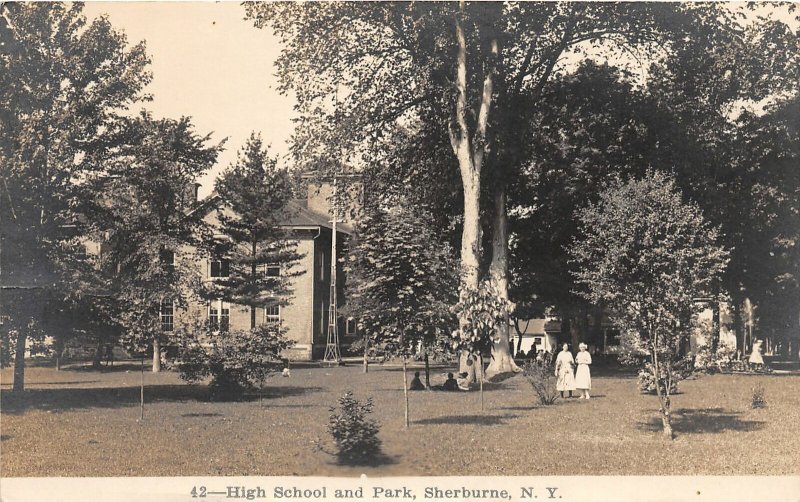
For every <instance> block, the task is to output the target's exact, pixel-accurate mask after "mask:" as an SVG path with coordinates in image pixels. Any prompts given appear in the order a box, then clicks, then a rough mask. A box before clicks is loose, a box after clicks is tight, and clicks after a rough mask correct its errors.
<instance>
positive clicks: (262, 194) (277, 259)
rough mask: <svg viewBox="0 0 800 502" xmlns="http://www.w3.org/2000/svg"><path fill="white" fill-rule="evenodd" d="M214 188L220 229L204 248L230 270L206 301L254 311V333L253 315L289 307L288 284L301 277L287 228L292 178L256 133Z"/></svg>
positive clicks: (212, 286) (216, 282)
mask: <svg viewBox="0 0 800 502" xmlns="http://www.w3.org/2000/svg"><path fill="white" fill-rule="evenodd" d="M215 187H216V193H217V195H218V197H219V207H218V209H217V217H218V220H219V225H218V227H217V228H215V229H214V232H215V235H213V236H212V238H213V241H212V242H210V243H207V244H206V245H207V247H210V248H211V249H212V254H213V255H214V258H215V259H219V260H225V261H226V262H227V263H229V267H228V271H227V273H228V275H227V276H226V277H225V276H223V277H219V278H217V279H215V280H214V281H213V282H212V283H211V284H209V287H208V288H207V290H206V291H205V292H204V295H205V296H206V297H208V298H214V299H216V298H221V299H223V300H226V301H230V302H232V303H235V304H238V305H244V306H247V307H250V312H251V325H250V328H251V329H252V328H255V327H256V319H255V312H256V311H255V309H256V308H265V307H267V306H272V305H286V304H287V301H288V298H289V295H290V293H291V291H290V289H289V284H290V281H291V279H292V278H294V277H297V276H298V275H299V272H297V271H295V270H292V267H293V266H294V265H295V264H296V263H297V261H298V260H299V259H300V258H301V255H300V254H299V253H298V252H297V250H296V248H297V243H296V242H295V241H293V240H291V236H290V235H289V233H288V230H287V229H285V228H284V227H283V225H284V224H285V223H286V221H287V219H288V217H289V216H290V215H291V207H290V205H289V202H290V201H291V200H292V198H293V196H294V190H295V186H294V182H293V178H292V176H291V174H290V173H289V172H288V171H287V170H286V169H281V168H278V166H277V160H276V159H275V158H272V157H270V156H269V153H268V151H267V149H266V148H265V147H264V145H263V143H262V141H261V137H260V135H257V134H255V133H253V134H251V136H250V138H249V139H248V140H247V143H246V144H245V146H244V148H243V149H242V150H241V151H240V152H239V155H238V158H237V160H236V162H234V163H233V164H232V165H231V166H230V167H229V168H228V169H226V170H225V171H224V172H223V173H222V175H221V176H220V177H219V178H218V179H217V181H216V184H215Z"/></svg>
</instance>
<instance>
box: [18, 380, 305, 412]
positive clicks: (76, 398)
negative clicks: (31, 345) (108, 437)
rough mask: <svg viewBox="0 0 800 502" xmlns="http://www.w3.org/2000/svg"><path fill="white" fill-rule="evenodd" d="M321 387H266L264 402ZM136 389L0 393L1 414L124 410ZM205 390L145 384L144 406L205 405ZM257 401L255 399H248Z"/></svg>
mask: <svg viewBox="0 0 800 502" xmlns="http://www.w3.org/2000/svg"><path fill="white" fill-rule="evenodd" d="M320 390H321V388H320V387H269V388H267V389H265V392H264V396H263V399H264V400H265V401H268V400H273V399H280V398H284V397H290V396H301V395H304V394H307V393H309V392H318V391H320ZM139 392H140V390H139V387H96V388H91V387H90V388H70V389H29V390H26V391H24V392H22V393H14V392H10V391H3V392H2V401H3V407H2V412H3V413H8V414H12V415H21V414H24V413H25V412H26V411H28V410H31V409H33V410H43V411H49V412H54V413H59V412H63V411H69V410H78V409H91V408H109V409H113V408H124V407H128V406H135V405H138V404H139V399H140V394H139ZM209 399H210V396H209V391H208V387H207V386H205V385H197V384H184V385H145V387H144V400H145V404H147V403H155V402H189V401H196V402H206V401H209ZM247 400H250V401H257V400H258V396H257V395H256V396H248V399H247Z"/></svg>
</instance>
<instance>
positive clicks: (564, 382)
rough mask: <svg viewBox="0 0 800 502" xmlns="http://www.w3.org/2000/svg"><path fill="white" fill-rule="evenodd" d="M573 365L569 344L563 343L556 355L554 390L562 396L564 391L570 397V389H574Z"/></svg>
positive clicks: (573, 360)
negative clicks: (561, 348)
mask: <svg viewBox="0 0 800 502" xmlns="http://www.w3.org/2000/svg"><path fill="white" fill-rule="evenodd" d="M574 366H575V359H573V357H572V352H570V351H569V345H567V344H566V343H565V344H564V347H563V350H562V351H561V352H559V353H558V357H556V372H555V373H556V377H557V380H556V390H558V391H559V392H561V397H564V392H569V397H572V391H573V390H575V376H574V375H573V373H572V371H573V370H572V368H573V367H574Z"/></svg>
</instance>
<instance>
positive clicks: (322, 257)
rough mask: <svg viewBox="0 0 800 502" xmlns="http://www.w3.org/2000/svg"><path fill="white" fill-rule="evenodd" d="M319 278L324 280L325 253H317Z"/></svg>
mask: <svg viewBox="0 0 800 502" xmlns="http://www.w3.org/2000/svg"><path fill="white" fill-rule="evenodd" d="M319 280H320V281H324V280H325V253H320V254H319Z"/></svg>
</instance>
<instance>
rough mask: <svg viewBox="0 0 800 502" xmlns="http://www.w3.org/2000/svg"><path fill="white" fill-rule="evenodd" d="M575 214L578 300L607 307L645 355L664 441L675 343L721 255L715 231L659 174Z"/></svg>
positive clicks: (617, 185) (609, 192) (614, 187)
mask: <svg viewBox="0 0 800 502" xmlns="http://www.w3.org/2000/svg"><path fill="white" fill-rule="evenodd" d="M579 214H580V216H579V222H580V237H579V240H577V241H576V242H575V244H574V246H573V247H572V249H571V256H572V258H573V259H574V260H575V261H576V263H577V264H578V265H579V270H578V272H576V282H577V284H578V285H579V287H580V288H581V289H580V290H579V294H581V295H582V296H584V297H585V298H587V299H588V300H590V301H591V302H593V303H595V304H599V305H603V306H605V307H607V309H608V312H609V314H610V318H611V320H612V322H613V323H614V324H615V325H616V326H617V327H618V328H619V329H620V331H622V332H624V333H626V335H627V336H629V337H631V339H632V341H633V342H634V343H636V344H637V345H638V346H639V347H640V348H641V349H642V350H643V351H645V353H647V354H649V356H650V358H651V363H652V365H653V368H654V373H655V377H656V378H658V379H659V380H660V381H661V380H663V381H664V384H663V385H659V386H657V389H658V396H659V400H660V404H661V412H662V421H663V424H664V432H665V433H666V434H668V435H669V436H670V437H671V435H672V428H671V423H670V388H671V384H672V376H673V373H674V371H675V367H674V365H675V364H676V362H677V360H678V353H679V348H680V345H681V341H682V340H683V339H686V338H687V337H688V336H689V334H690V332H691V330H692V316H693V314H694V313H695V311H696V310H697V307H696V300H697V299H699V298H703V297H706V296H708V295H709V294H711V292H712V291H713V288H714V283H715V281H718V280H719V277H720V275H721V273H722V271H723V270H724V267H725V265H726V263H727V261H728V251H727V250H725V249H724V248H722V247H721V246H720V245H719V244H718V240H719V231H718V229H716V228H713V227H710V226H709V225H708V224H707V223H706V222H705V220H704V218H703V215H702V212H701V211H700V209H699V208H698V207H697V205H696V204H692V203H687V202H685V201H683V200H682V196H681V193H680V191H679V190H678V189H677V187H676V184H675V182H674V180H672V179H671V178H669V177H668V176H667V175H664V174H661V173H656V172H652V171H650V172H648V173H647V174H646V175H645V177H644V178H642V179H640V180H630V181H627V182H622V181H619V180H617V181H614V182H612V183H611V184H610V185H609V187H608V188H607V189H605V190H604V191H603V192H602V193H601V194H600V200H599V202H597V203H596V204H591V205H589V207H587V208H586V209H584V210H582V211H580V213H579Z"/></svg>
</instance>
